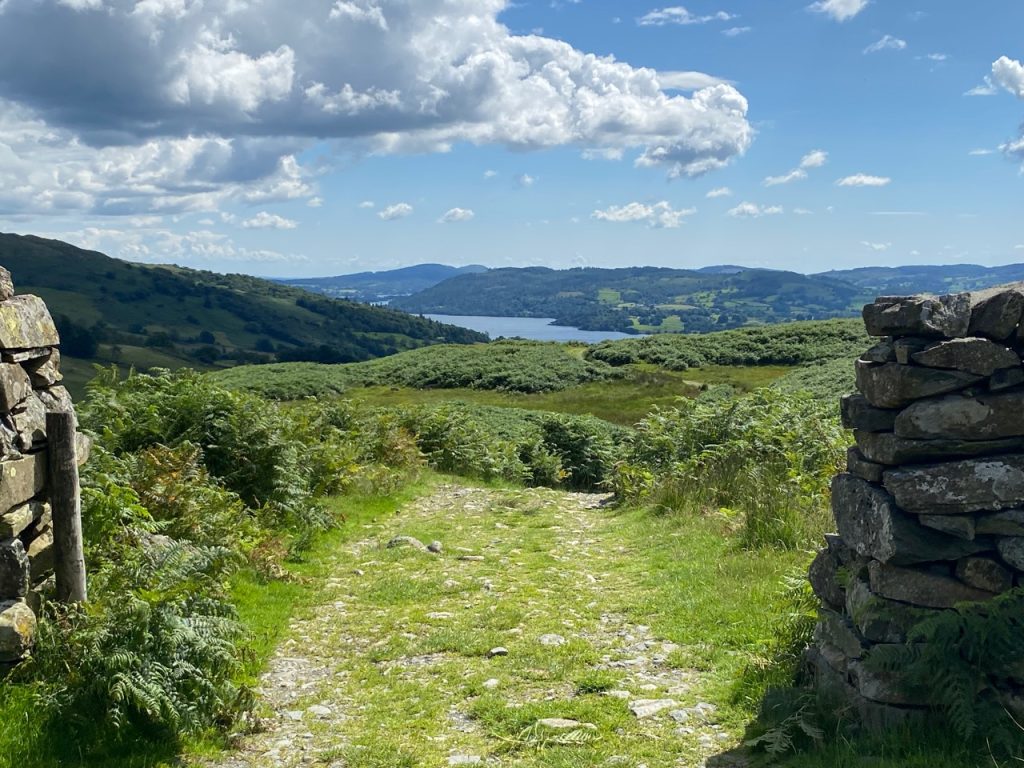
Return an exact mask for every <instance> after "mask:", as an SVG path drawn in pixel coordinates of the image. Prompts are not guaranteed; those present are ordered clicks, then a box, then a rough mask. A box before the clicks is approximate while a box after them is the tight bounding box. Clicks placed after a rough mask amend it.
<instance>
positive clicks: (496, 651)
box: [487, 645, 508, 659]
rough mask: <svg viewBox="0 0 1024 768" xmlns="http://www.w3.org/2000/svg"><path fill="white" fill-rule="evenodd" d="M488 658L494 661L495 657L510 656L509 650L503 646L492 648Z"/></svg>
mask: <svg viewBox="0 0 1024 768" xmlns="http://www.w3.org/2000/svg"><path fill="white" fill-rule="evenodd" d="M487 656H488V657H489V658H492V659H493V658H494V657H495V656H508V648H505V647H504V646H501V645H499V646H498V647H497V648H491V650H489V651H488V652H487Z"/></svg>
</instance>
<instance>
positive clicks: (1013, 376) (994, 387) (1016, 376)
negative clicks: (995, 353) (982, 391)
mask: <svg viewBox="0 0 1024 768" xmlns="http://www.w3.org/2000/svg"><path fill="white" fill-rule="evenodd" d="M1021 384H1024V368H1003V369H1002V370H1001V371H996V372H995V373H993V374H992V376H991V377H989V380H988V388H989V390H990V391H992V392H1002V391H1003V390H1007V389H1012V388H1013V387H1019V386H1020V385H1021Z"/></svg>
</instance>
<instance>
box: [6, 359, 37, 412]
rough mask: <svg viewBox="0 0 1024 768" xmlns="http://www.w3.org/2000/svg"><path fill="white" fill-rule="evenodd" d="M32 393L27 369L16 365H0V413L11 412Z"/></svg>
mask: <svg viewBox="0 0 1024 768" xmlns="http://www.w3.org/2000/svg"><path fill="white" fill-rule="evenodd" d="M31 392H32V382H31V381H30V380H29V377H28V374H27V373H25V369H24V368H22V367H21V366H20V365H17V364H14V363H0V411H5V412H7V411H11V410H13V409H14V408H15V406H17V405H18V403H20V402H21V401H22V400H24V399H25V398H26V397H28V396H29V394H30V393H31Z"/></svg>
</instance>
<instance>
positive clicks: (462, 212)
mask: <svg viewBox="0 0 1024 768" xmlns="http://www.w3.org/2000/svg"><path fill="white" fill-rule="evenodd" d="M474 216H476V214H475V213H473V211H472V210H470V209H469V208H452V209H451V210H449V211H447V212H445V214H444V215H443V216H442V217H441V218H440V219H438V220H437V221H438V223H439V224H455V223H458V222H461V221H471V220H472V219H473V217H474Z"/></svg>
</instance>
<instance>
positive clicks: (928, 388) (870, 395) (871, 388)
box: [854, 360, 985, 408]
mask: <svg viewBox="0 0 1024 768" xmlns="http://www.w3.org/2000/svg"><path fill="white" fill-rule="evenodd" d="M854 370H855V372H856V375H857V389H859V390H860V391H861V393H862V394H863V395H864V397H866V398H867V400H868V402H869V403H871V405H873V406H875V407H876V408H902V407H903V406H905V405H909V404H910V403H912V402H914V401H915V400H921V399H922V398H925V397H933V396H935V395H944V394H947V393H949V392H956V391H958V390H961V389H966V388H967V387H970V386H972V385H974V384H977V383H978V382H980V381H984V378H985V377H984V376H976V375H974V374H972V373H964V372H963V371H945V370H940V369H938V368H922V367H918V366H914V365H900V364H899V363H884V364H882V365H878V364H877V363H863V362H861V361H859V360H858V361H857V362H856V363H855V365H854Z"/></svg>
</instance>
